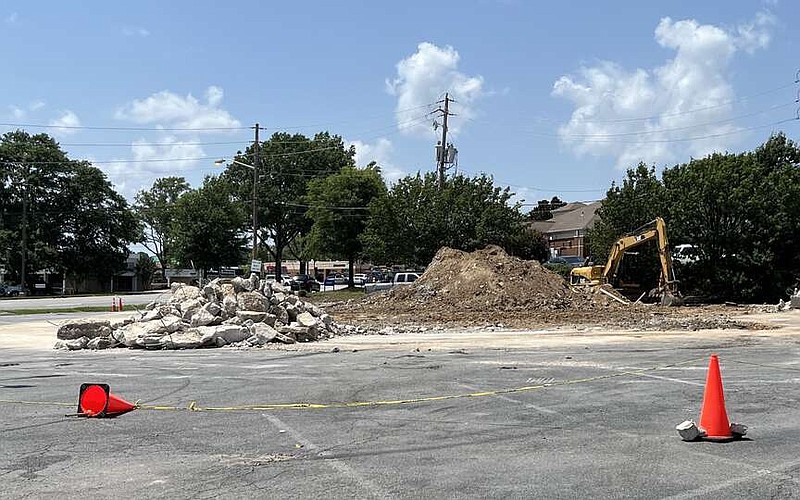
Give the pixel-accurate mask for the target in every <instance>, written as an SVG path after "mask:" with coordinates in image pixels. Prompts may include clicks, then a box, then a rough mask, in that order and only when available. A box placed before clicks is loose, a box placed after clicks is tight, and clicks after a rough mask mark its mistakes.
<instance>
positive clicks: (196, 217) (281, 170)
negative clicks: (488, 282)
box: [0, 130, 547, 289]
mask: <svg viewBox="0 0 800 500" xmlns="http://www.w3.org/2000/svg"><path fill="white" fill-rule="evenodd" d="M354 156H355V149H354V147H352V146H350V147H347V146H345V144H344V142H343V140H342V139H341V137H339V136H337V135H332V134H330V133H328V132H322V133H318V134H316V135H314V136H313V137H306V136H304V135H302V134H288V133H284V132H279V133H275V134H274V135H273V136H271V137H270V138H269V139H268V140H266V141H263V142H261V143H260V144H259V145H258V151H257V152H256V149H255V146H254V145H253V146H250V147H249V148H247V149H246V150H245V151H240V152H238V153H237V154H236V155H235V156H234V159H235V160H236V161H234V162H231V163H230V165H229V166H227V167H226V168H225V169H224V170H223V171H221V172H220V174H219V175H209V176H206V177H205V179H204V180H203V181H202V184H201V185H200V186H198V187H195V188H193V187H192V186H190V185H189V183H188V182H187V181H186V180H185V179H184V178H183V177H179V176H168V177H163V178H159V179H156V180H155V181H154V183H153V184H152V186H151V187H149V188H147V189H144V190H141V191H139V192H138V193H137V194H136V195H135V197H134V200H133V203H132V204H129V203H128V202H127V201H126V200H125V198H124V197H123V196H121V195H120V194H119V193H117V192H116V191H115V190H114V189H113V186H112V185H111V183H110V182H109V181H108V179H107V178H106V176H105V174H104V173H103V172H102V171H101V170H100V169H98V168H96V167H94V166H92V165H91V164H90V163H89V162H87V161H79V160H73V159H70V158H69V157H68V155H67V154H66V153H65V152H64V151H63V150H62V149H61V148H60V146H59V145H58V143H57V142H56V141H55V140H54V139H53V138H52V137H50V136H48V135H47V134H36V135H31V134H29V133H27V132H25V131H22V130H18V131H14V132H9V133H6V134H4V135H3V136H2V137H1V138H0V252H2V253H0V264H2V265H3V267H4V268H5V270H6V275H7V279H8V278H10V279H11V280H13V281H20V282H21V281H24V282H25V283H26V284H28V285H30V283H31V279H32V275H33V273H36V272H37V271H39V270H48V271H50V272H57V273H64V274H65V275H67V276H69V277H70V279H71V281H72V282H73V283H75V284H76V285H77V288H78V289H80V288H81V285H80V284H81V283H85V282H86V279H87V278H89V277H94V278H97V279H98V280H99V281H100V282H101V283H106V282H108V280H109V279H110V278H111V277H112V276H113V275H114V273H116V272H117V271H119V270H121V269H122V268H123V267H124V263H125V260H126V259H127V257H128V255H129V246H130V245H131V244H133V243H141V244H142V245H144V246H145V247H146V248H147V249H148V250H149V251H150V252H151V253H152V255H153V257H152V258H151V257H149V256H147V255H140V257H139V261H138V262H137V272H139V273H141V275H142V276H143V277H144V276H149V275H152V273H153V270H154V267H155V262H157V263H158V264H159V266H160V267H161V268H162V269H169V268H177V267H195V268H197V269H205V270H208V269H212V268H216V269H218V268H220V267H222V266H238V265H240V264H241V263H242V262H246V261H247V254H248V241H249V238H248V236H249V233H250V232H251V231H252V226H253V220H252V213H251V206H252V201H253V196H254V195H255V196H256V202H257V203H256V206H257V213H256V221H257V225H258V240H259V242H260V244H259V246H258V252H257V256H258V257H260V258H262V259H263V260H265V261H271V262H273V263H274V265H275V270H276V274H278V275H280V270H281V268H282V265H281V264H282V261H283V259H285V258H292V257H293V258H297V259H300V260H301V261H307V260H309V259H312V258H313V259H318V260H319V259H346V260H348V261H349V262H350V273H349V274H350V279H351V285H352V270H353V263H354V262H355V261H357V260H367V261H372V262H374V263H384V264H401V265H406V266H415V267H416V266H424V265H426V264H427V263H428V262H429V261H430V259H431V258H432V257H433V255H434V254H435V252H436V251H437V250H438V249H439V248H440V247H441V246H443V245H448V246H451V247H453V248H458V249H464V250H473V249H476V248H479V247H482V246H485V245H487V244H497V245H501V246H503V247H505V248H506V249H507V250H508V251H509V252H510V253H512V254H515V255H518V256H521V257H523V258H538V259H544V258H545V257H546V255H547V250H546V244H545V242H544V239H543V238H542V236H541V235H540V234H538V233H536V232H534V231H533V230H531V229H530V228H529V226H528V225H527V224H526V220H527V219H526V217H525V215H524V214H523V213H522V212H521V205H520V204H519V203H512V202H511V198H512V196H513V193H511V192H510V191H509V190H508V189H507V188H506V189H503V188H499V187H496V186H495V185H494V183H493V180H492V179H491V177H489V176H485V175H481V176H476V177H466V176H463V175H457V176H454V177H450V178H448V179H447V182H446V183H445V185H444V186H443V188H441V189H439V188H438V186H437V183H436V179H435V176H434V175H433V174H432V173H431V174H419V173H418V174H416V175H411V176H408V177H406V178H404V179H401V180H400V181H398V182H397V183H396V184H394V185H392V186H391V187H388V186H387V185H386V183H385V182H384V180H383V178H382V175H381V170H380V166H379V165H377V164H375V163H372V164H370V165H368V166H367V167H365V168H357V167H356V165H355V161H354ZM254 164H255V165H254ZM253 166H255V167H256V174H257V178H255V179H254V177H255V176H254V172H253V169H252V167H253ZM254 180H255V186H254V185H253V182H254ZM23 268H24V271H23Z"/></svg>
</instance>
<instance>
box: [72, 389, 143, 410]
mask: <svg viewBox="0 0 800 500" xmlns="http://www.w3.org/2000/svg"><path fill="white" fill-rule="evenodd" d="M135 409H136V405H134V404H132V403H129V402H127V401H125V400H124V399H122V398H120V397H117V396H115V395H113V394H111V392H110V391H109V387H108V384H82V385H81V390H80V393H79V394H78V415H81V416H84V417H95V418H113V417H116V416H119V415H122V414H123V413H128V412H129V411H133V410H135Z"/></svg>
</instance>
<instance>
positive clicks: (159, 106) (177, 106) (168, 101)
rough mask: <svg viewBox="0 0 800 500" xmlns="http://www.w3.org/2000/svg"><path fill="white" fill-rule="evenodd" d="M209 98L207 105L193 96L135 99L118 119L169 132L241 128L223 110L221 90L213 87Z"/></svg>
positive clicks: (156, 95)
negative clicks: (160, 128)
mask: <svg viewBox="0 0 800 500" xmlns="http://www.w3.org/2000/svg"><path fill="white" fill-rule="evenodd" d="M205 97H206V102H204V103H203V102H200V101H199V100H198V99H197V98H195V97H194V96H193V95H192V94H187V95H186V96H181V95H178V94H176V93H174V92H170V91H168V90H163V91H161V92H156V93H154V94H152V95H150V96H149V97H146V98H144V99H134V100H133V101H131V102H129V103H128V104H126V105H125V106H123V107H122V108H120V109H118V110H117V112H116V114H115V117H116V118H117V119H118V120H129V121H132V122H135V123H140V124H154V125H158V126H163V127H165V128H187V129H201V128H217V129H220V128H233V127H239V126H240V125H241V124H240V123H239V120H237V119H235V118H234V117H233V116H231V114H230V113H228V111H226V110H224V109H222V108H221V107H220V104H221V103H222V97H223V91H222V89H221V88H220V87H216V86H213V85H212V86H210V87H208V89H206V91H205ZM198 132H201V131H199V130H198ZM216 132H219V130H216Z"/></svg>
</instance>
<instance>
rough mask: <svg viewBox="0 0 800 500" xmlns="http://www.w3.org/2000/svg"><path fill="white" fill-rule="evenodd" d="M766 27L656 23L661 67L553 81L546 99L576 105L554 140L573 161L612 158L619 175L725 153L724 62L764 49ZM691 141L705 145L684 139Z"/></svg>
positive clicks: (589, 71)
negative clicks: (668, 54) (637, 167)
mask: <svg viewBox="0 0 800 500" xmlns="http://www.w3.org/2000/svg"><path fill="white" fill-rule="evenodd" d="M772 23H774V19H773V18H772V16H771V15H770V14H767V13H759V14H758V15H757V16H756V18H755V20H754V21H753V22H751V23H747V24H743V25H740V26H738V27H736V28H733V29H729V30H726V29H723V28H720V27H717V26H713V25H709V24H699V23H698V22H697V21H695V20H693V19H688V20H682V21H673V20H672V19H670V18H668V17H667V18H664V19H661V21H660V22H659V24H658V26H657V27H656V29H655V40H656V42H657V43H658V44H659V45H661V46H662V47H665V48H668V49H673V50H674V51H675V56H674V57H673V58H672V59H669V60H667V61H666V62H664V63H663V64H662V65H660V66H658V67H656V68H653V69H651V70H646V69H641V68H638V69H634V70H628V69H626V68H624V67H622V66H621V65H619V64H617V63H614V62H607V61H604V62H600V63H598V64H597V65H595V66H591V67H584V68H582V69H581V70H580V72H579V75H578V76H577V77H576V76H571V75H566V76H562V77H561V78H559V79H558V80H557V81H556V82H555V84H554V85H553V95H555V96H558V97H563V98H565V99H567V100H569V101H571V102H572V103H573V104H574V105H575V109H574V110H573V113H572V116H571V118H570V120H569V122H568V123H566V124H564V125H562V126H561V127H560V128H559V135H560V137H561V139H562V140H563V141H564V142H565V143H566V144H568V145H569V146H571V147H572V148H573V149H574V151H575V152H576V153H578V154H579V155H581V154H591V155H595V156H613V157H615V158H616V162H617V167H618V168H627V167H630V166H633V165H634V164H635V163H637V162H639V161H644V162H646V163H654V162H655V163H667V162H672V161H677V160H681V159H686V158H687V157H688V156H693V157H700V156H704V155H706V154H708V153H710V152H713V151H721V150H725V149H726V148H727V147H729V146H730V145H731V144H732V143H733V141H735V139H736V138H735V136H734V135H732V134H730V133H731V132H734V131H735V130H737V128H736V126H735V125H734V124H732V122H731V120H730V118H731V115H732V109H733V108H732V104H731V101H732V100H733V99H734V97H735V94H734V91H733V87H732V86H731V84H730V82H729V74H728V72H729V66H730V62H731V60H732V58H733V57H734V55H735V54H736V53H737V52H740V51H745V52H752V51H754V50H756V49H759V48H763V47H766V46H767V44H768V43H769V27H770V26H771V24H772ZM643 117H648V119H646V120H640V119H639V118H643ZM707 136H716V137H707ZM692 137H707V138H705V139H694V140H685V141H684V140H683V139H687V138H692Z"/></svg>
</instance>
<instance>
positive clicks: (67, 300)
mask: <svg viewBox="0 0 800 500" xmlns="http://www.w3.org/2000/svg"><path fill="white" fill-rule="evenodd" d="M166 292H167V293H169V291H168V290H167V291H166ZM161 293H164V290H154V291H151V292H145V293H137V294H130V295H120V297H122V299H123V301H124V304H126V305H142V304H147V303H148V302H151V301H153V300H154V299H155V298H156V297H157V296H158V295H159V294H161ZM111 300H112V297H111V296H109V295H105V296H85V295H80V296H74V295H66V296H63V297H62V296H58V297H35V298H34V297H30V298H25V297H23V298H3V299H0V310H5V311H13V310H19V309H45V308H53V309H68V308H71V307H82V306H106V305H107V306H108V307H109V309H111Z"/></svg>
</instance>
